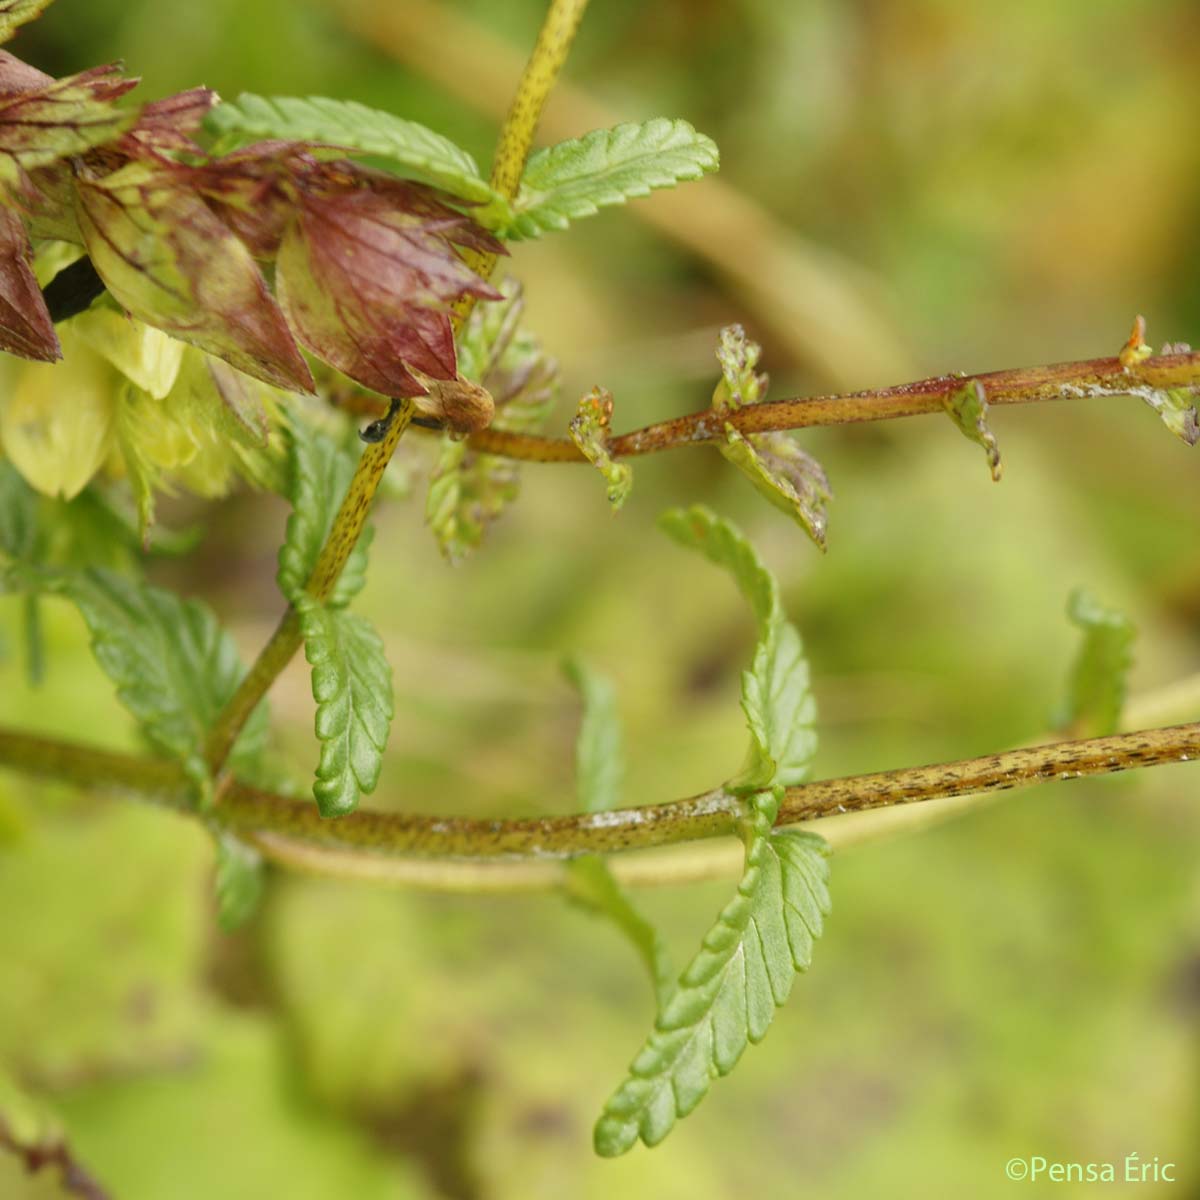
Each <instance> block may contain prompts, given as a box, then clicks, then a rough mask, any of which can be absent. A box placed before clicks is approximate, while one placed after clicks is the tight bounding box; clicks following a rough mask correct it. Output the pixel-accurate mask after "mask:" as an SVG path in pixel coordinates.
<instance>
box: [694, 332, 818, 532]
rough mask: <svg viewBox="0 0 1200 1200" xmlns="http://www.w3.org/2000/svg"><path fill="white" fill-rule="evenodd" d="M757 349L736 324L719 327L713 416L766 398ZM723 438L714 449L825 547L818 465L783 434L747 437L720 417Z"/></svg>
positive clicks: (759, 348)
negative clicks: (717, 376)
mask: <svg viewBox="0 0 1200 1200" xmlns="http://www.w3.org/2000/svg"><path fill="white" fill-rule="evenodd" d="M761 354H762V348H761V347H760V346H759V345H758V343H757V342H752V341H751V340H750V339H749V338H748V337H747V336H746V331H745V330H744V329H743V328H742V327H741V326H740V325H728V326H726V327H725V328H724V329H722V330H721V336H720V338H719V339H718V342H717V362H718V363H719V364H720V366H721V379H720V381H719V382H718V383H717V386H716V389H715V390H714V392H713V399H712V407H713V411H714V412H715V413H717V414H719V415H722V416H723V415H725V414H726V413H733V412H737V411H738V409H740V408H745V407H748V406H749V405H752V404H759V403H761V402H762V401H763V400H765V399H766V395H767V386H768V382H769V381H768V379H767V376H766V375H765V374H760V373H759V371H758V369H757V368H758V360H759V357H760V355H761ZM724 432H725V441H724V442H718V443H717V448H718V449H719V450H720V451H721V454H722V456H723V457H724V458H726V459H727V460H728V461H729V462H731V463H733V465H734V466H735V467H737V468H738V470H739V471H741V472H742V473H743V474H744V475H745V476H746V477H747V479H749V480H750V482H751V483H752V484H753V485H754V487H755V488H756V489H757V491H758V492H759V493H761V494H762V495H763V496H765V497H766V499H767V500H769V501H770V502H771V504H773V505H774V506H775V507H776V508H778V509H779V510H780V511H781V512H785V513H787V515H788V516H789V517H791V518H792V520H794V521H795V522H796V523H797V524H798V525H799V526H800V527H801V529H803V530H804V532H805V533H807V534H808V536H809V537H810V538H812V540H813V541H814V542H815V543H816V545H817V548H818V549H820V550H822V551H824V549H825V528H826V524H827V517H826V513H825V509H826V505H827V504H828V502H829V500H830V499H832V496H833V493H832V491H831V490H830V487H829V479H828V477H827V476H826V474H825V471H824V468H823V467H822V466H821V464H820V463H819V462H817V460H816V459H815V458H813V456H812V455H811V454H809V453H807V451H805V450H802V449H801V448H800V444H799V443H798V442H797V441H796V439H795V438H794V437H792V436H791V435H790V434H787V433H755V434H751V435H749V436H748V437H747V436H744V435H743V434H741V433H739V432H738V430H737V428H736V427H735V426H734V425H732V424H730V423H729V422H725V425H724Z"/></svg>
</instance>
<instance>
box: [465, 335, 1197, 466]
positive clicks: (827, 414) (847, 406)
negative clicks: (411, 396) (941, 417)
mask: <svg viewBox="0 0 1200 1200" xmlns="http://www.w3.org/2000/svg"><path fill="white" fill-rule="evenodd" d="M973 380H978V382H979V383H980V384H982V386H983V388H984V393H985V395H986V396H987V401H988V403H989V404H1035V403H1038V402H1039V401H1047V400H1078V399H1085V398H1093V397H1100V396H1130V395H1132V396H1139V397H1144V396H1146V395H1147V394H1149V393H1150V392H1154V391H1162V390H1167V389H1171V390H1179V391H1186V392H1188V393H1189V394H1191V395H1200V352H1197V353H1183V354H1159V355H1155V356H1154V357H1152V358H1148V359H1146V360H1145V361H1143V362H1141V363H1134V364H1131V365H1129V366H1122V364H1121V361H1120V359H1118V358H1092V359H1085V360H1083V361H1081V362H1068V363H1056V364H1054V365H1053V366H1048V367H1016V368H1013V369H1010V370H1006V371H990V372H988V373H986V374H982V375H937V376H934V377H933V378H932V379H922V380H919V381H918V382H916V383H902V384H897V385H896V386H894V387H887V388H873V389H869V390H867V391H862V392H849V393H847V394H845V395H841V396H797V397H793V398H791V399H788V400H768V401H764V402H763V403H761V404H754V405H750V406H748V407H746V408H740V409H738V410H737V411H736V412H732V413H727V414H721V415H720V416H718V415H716V414H714V413H713V411H712V410H711V409H705V410H703V411H702V412H694V413H689V414H687V416H683V417H675V418H673V419H672V420H669V421H660V422H658V423H657V424H655V425H647V426H646V427H645V428H643V429H637V430H634V431H633V432H632V433H624V434H620V435H619V436H617V437H613V438H610V439H609V440H608V450H609V453H610V454H612V455H613V457H615V458H628V457H632V456H634V455H638V454H653V453H656V452H657V451H660V450H673V449H675V448H676V447H679V446H694V445H696V444H697V443H701V442H713V441H721V440H723V439H724V437H725V425H726V423H728V424H730V425H732V426H733V427H734V428H735V429H737V430H738V432H740V433H743V434H752V433H771V432H777V431H782V430H788V429H807V428H809V427H811V426H815V425H849V424H853V423H856V422H859V421H890V420H893V419H895V418H896V417H913V416H917V415H919V414H922V413H940V412H943V411H944V402H945V399H946V397H947V396H950V395H952V394H953V393H955V392H957V391H959V390H961V388H962V387H963V385H964V384H966V383H968V382H971V381H973ZM469 444H470V446H471V448H472V449H474V450H478V451H481V452H483V453H486V454H497V455H502V456H504V457H506V458H517V459H524V460H527V461H530V462H586V461H587V460H586V458H585V457H584V455H583V453H582V451H581V450H580V449H579V447H578V446H576V445H575V443H574V442H573V441H571V439H570V438H552V437H538V436H537V435H535V434H526V433H511V432H508V431H506V430H502V429H485V430H483V432H481V433H477V434H473V435H472V436H471V438H470V439H469Z"/></svg>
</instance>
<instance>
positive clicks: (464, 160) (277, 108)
mask: <svg viewBox="0 0 1200 1200" xmlns="http://www.w3.org/2000/svg"><path fill="white" fill-rule="evenodd" d="M205 125H206V126H207V128H208V129H209V131H210V132H212V133H214V134H216V135H218V136H219V137H220V138H221V139H222V144H223V145H227V146H228V147H229V148H232V147H233V146H237V145H243V144H246V143H249V142H255V141H258V140H259V139H261V138H287V139H289V140H292V141H302V142H320V143H324V144H326V145H330V146H336V147H339V148H341V149H343V150H348V151H351V152H357V153H359V154H369V155H372V156H374V157H377V158H383V159H387V160H388V161H389V162H390V163H392V164H394V165H395V166H396V167H398V168H399V170H400V173H401V174H403V175H406V176H408V177H411V178H413V179H418V180H421V181H422V182H424V183H431V184H433V185H434V186H435V187H438V188H441V189H442V190H443V191H445V192H449V193H450V194H451V195H453V196H459V197H461V198H462V199H463V200H469V201H471V202H472V203H479V204H488V205H489V206H497V211H498V212H499V213H500V215H503V213H504V210H506V208H507V203H506V201H505V200H504V198H503V197H502V196H501V195H500V194H499V193H498V192H495V191H494V190H493V189H492V188H491V186H490V185H489V184H488V183H487V181H486V180H484V179H483V178H482V177H481V176H480V174H479V168H478V167H477V166H476V165H475V160H474V159H473V158H472V157H471V156H470V155H469V154H468V153H467V152H466V151H465V150H463V149H462V148H461V147H459V146H456V145H455V144H454V143H453V142H452V141H450V140H449V139H448V138H444V137H442V135H441V134H440V133H434V131H433V130H432V129H427V128H426V127H425V126H424V125H420V124H418V123H417V122H416V121H406V120H404V119H403V118H402V117H397V116H393V115H392V114H391V113H387V112H381V111H380V110H379V109H375V108H368V107H367V106H366V105H365V104H358V103H356V102H355V101H353V100H332V99H329V98H328V97H325V96H310V97H308V98H307V99H301V98H299V97H296V96H273V97H266V96H255V95H252V94H251V93H249V92H243V93H242V94H241V95H240V96H239V97H238V98H237V100H236V101H235V102H233V103H227V104H219V105H217V107H216V108H214V109H213V110H212V111H211V112H210V113H209V114H208V116H207V117H206V118H205Z"/></svg>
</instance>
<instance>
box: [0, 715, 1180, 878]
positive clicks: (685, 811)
mask: <svg viewBox="0 0 1200 1200" xmlns="http://www.w3.org/2000/svg"><path fill="white" fill-rule="evenodd" d="M1197 757H1200V722H1191V723H1188V724H1184V725H1172V726H1168V727H1165V728H1162V729H1146V730H1138V731H1135V732H1131V733H1120V734H1113V735H1111V736H1108V737H1100V738H1086V739H1082V740H1078V741H1070V742H1056V743H1050V744H1048V745H1040V746H1030V747H1025V748H1023V749H1019V750H1009V751H1004V752H1003V753H1000V754H991V755H985V756H984V757H982V758H971V759H963V760H961V761H958V762H949V763H939V764H935V765H931V766H922V767H907V768H902V769H900V770H895V771H881V772H877V773H874V774H870V775H856V776H851V777H848V778H843V779H826V780H821V781H819V782H816V783H807V784H803V785H801V786H799V787H792V788H788V789H787V791H786V792H785V793H784V797H783V802H782V803H781V805H780V809H779V816H778V819H777V824H779V825H791V824H795V823H796V822H799V821H811V820H823V819H826V818H829V817H835V816H838V815H840V814H842V813H861V812H867V811H871V810H874V809H881V808H889V807H893V806H895V805H901V804H915V803H923V802H925V801H930V800H940V799H945V798H948V797H953V796H964V795H975V794H983V793H987V792H996V791H1003V790H1007V789H1011V788H1017V787H1025V786H1028V785H1030V784H1034V783H1039V782H1042V781H1044V780H1050V779H1076V778H1081V777H1083V776H1088V775H1102V774H1110V773H1113V772H1117V771H1127V770H1134V769H1140V768H1143V767H1151V766H1158V765H1161V764H1164V763H1177V762H1188V761H1191V760H1192V759H1194V758H1197ZM0 765H3V766H7V767H10V768H14V769H16V770H20V771H23V772H25V773H27V774H32V775H39V776H42V777H44V778H51V779H62V780H66V781H69V782H72V783H75V784H78V785H79V786H81V787H86V788H89V789H91V790H96V791H102V792H120V793H129V794H133V795H136V796H140V797H143V798H145V799H149V800H152V801H154V802H156V803H160V804H164V805H166V806H167V807H170V808H175V809H179V810H184V811H186V810H189V809H190V808H191V807H192V801H191V797H190V789H189V782H188V780H187V779H186V778H185V776H184V775H183V772H182V770H181V768H179V767H178V766H177V765H176V764H174V763H170V762H166V761H163V760H159V759H150V758H144V757H138V756H135V755H126V754H117V753H114V752H111V751H105V750H96V749H92V748H90V747H87V746H81V745H77V744H73V743H68V742H61V741H57V740H54V739H48V738H42V737H36V736H34V735H30V734H23V733H17V732H11V731H7V730H0ZM739 813H740V806H739V802H738V801H736V800H735V799H734V798H733V797H730V796H729V795H727V794H726V793H725V792H724V791H723V790H722V789H720V788H717V789H714V790H713V791H711V792H707V793H705V794H704V795H701V796H693V797H689V798H688V799H685V800H676V801H673V802H671V803H668V804H656V805H647V806H645V807H642V808H631V809H618V810H615V811H613V812H605V813H578V814H573V815H570V816H561V817H540V818H529V819H520V820H500V821H497V820H479V819H473V818H467V817H453V816H437V817H433V816H421V815H417V814H410V813H390V812H367V811H361V810H360V811H359V812H356V813H352V814H350V815H349V816H346V817H343V818H341V819H340V820H338V821H336V822H328V821H324V820H322V818H321V816H320V815H319V813H318V812H317V810H316V808H315V807H314V806H313V805H312V804H311V803H308V802H303V801H296V800H290V799H287V798H286V797H283V796H278V795H275V794H273V793H270V792H265V791H262V790H260V789H257V788H252V787H248V786H246V785H245V784H242V783H240V782H238V781H237V780H228V781H226V783H225V786H224V787H223V788H221V789H220V791H219V795H218V797H217V799H216V801H215V804H214V806H213V809H212V810H211V812H210V814H209V816H210V817H211V818H213V819H216V820H218V821H220V822H221V823H222V824H223V825H224V826H226V827H227V828H229V829H232V830H234V831H236V832H238V833H240V834H242V835H243V836H245V837H247V838H248V839H249V840H251V841H254V842H255V843H256V844H257V845H259V846H260V848H261V849H262V850H263V852H264V853H265V854H267V855H268V856H269V857H271V858H272V859H274V860H276V861H279V862H281V863H284V864H287V865H291V866H298V867H303V868H304V869H307V870H324V871H325V872H326V873H331V874H337V875H345V876H353V877H364V878H392V879H394V880H396V881H408V882H417V883H422V884H424V885H425V886H445V887H458V888H459V889H464V888H465V889H466V890H476V889H479V890H482V889H483V885H484V884H488V885H489V890H492V889H496V888H501V889H502V888H503V887H504V886H508V887H509V888H510V889H511V888H512V887H514V886H520V887H526V888H528V887H533V886H538V887H546V886H556V885H557V882H558V881H560V880H561V876H560V875H559V874H557V873H556V872H554V871H552V870H549V869H548V868H549V867H552V866H554V864H555V863H559V864H561V862H562V860H565V859H569V858H572V857H575V856H578V855H581V854H607V853H614V852H618V851H627V850H642V849H647V848H650V847H663V846H673V845H676V844H678V843H683V842H695V841H701V840H704V839H708V838H716V837H721V836H725V835H729V834H732V833H733V832H734V831H735V829H736V826H737V821H738V817H739ZM360 860H361V861H360ZM614 861H616V862H618V863H619V862H620V861H621V860H620V859H618V860H614ZM385 863H391V864H393V865H392V866H390V867H389V866H385V865H384V864H385ZM464 864H465V866H467V867H470V868H471V870H470V871H467V872H466V875H465V878H466V882H464V881H463V880H464V875H463V871H462V868H463V867H464ZM504 869H511V870H513V871H514V872H515V874H514V875H513V876H512V877H511V878H507V879H506V878H505V877H504V876H503V875H502V874H500V872H501V871H502V870H504ZM618 874H619V875H621V874H625V875H626V876H627V877H628V872H626V871H624V870H622V871H619V872H618ZM636 881H639V882H646V881H647V879H646V877H645V875H644V874H643V875H642V876H641V877H640V878H638V879H637V880H636Z"/></svg>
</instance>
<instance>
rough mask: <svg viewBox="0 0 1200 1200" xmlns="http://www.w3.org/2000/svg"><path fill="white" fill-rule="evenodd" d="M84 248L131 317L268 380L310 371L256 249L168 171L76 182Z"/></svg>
mask: <svg viewBox="0 0 1200 1200" xmlns="http://www.w3.org/2000/svg"><path fill="white" fill-rule="evenodd" d="M78 194H79V203H78V216H79V225H80V229H81V230H82V233H83V239H84V244H85V245H86V246H87V250H88V254H89V255H90V256H91V259H92V262H93V264H94V266H95V268H96V271H97V272H98V274H99V275H100V277H101V278H102V279H103V280H104V282H105V284H106V285H107V286H108V290H109V291H110V292H111V293H112V295H113V296H114V298H115V299H116V300H117V302H118V303H119V304H121V305H122V307H124V308H125V309H126V310H127V311H128V312H129V313H130V314H131V315H132V316H135V317H137V318H138V319H139V320H141V321H144V322H145V323H146V324H148V325H153V326H155V327H156V328H158V329H161V330H163V331H165V332H166V333H169V334H172V335H173V336H174V337H177V338H180V339H181V340H183V341H185V342H191V343H192V344H193V345H194V346H198V347H199V348H200V349H202V350H206V351H207V352H208V353H210V354H215V355H216V356H217V357H218V358H223V359H225V361H226V362H228V363H230V364H231V365H233V366H235V367H237V368H239V369H240V370H243V371H245V372H246V373H247V374H249V375H253V376H255V377H256V378H258V379H262V380H264V381H265V382H266V383H270V384H273V385H275V386H276V387H280V388H285V389H287V390H292V391H311V390H312V386H313V383H312V376H311V375H310V373H309V370H308V367H307V365H306V364H305V362H304V359H303V358H302V357H301V355H300V351H299V350H298V349H297V348H296V343H295V342H294V341H293V339H292V335H291V333H290V332H289V331H288V328H287V326H286V324H285V323H284V320H283V317H282V315H281V314H280V312H279V309H278V308H277V307H276V305H275V301H274V300H273V299H272V298H271V294H270V292H269V291H268V290H267V285H266V282H265V281H264V280H263V277H262V275H261V273H260V272H259V269H258V267H257V266H256V265H255V263H254V260H253V259H252V258H251V256H250V252H249V251H248V250H247V249H246V248H245V246H243V245H242V243H241V242H240V241H239V240H238V239H237V238H236V237H235V236H234V235H233V234H232V233H231V232H230V231H229V230H228V229H227V228H226V227H225V225H224V224H222V222H221V220H220V219H219V218H218V217H217V216H216V214H215V213H213V211H212V210H211V209H210V208H209V207H208V206H207V205H206V204H205V203H204V201H203V200H202V199H201V198H200V196H199V195H198V194H197V193H196V192H194V191H193V190H192V189H191V188H190V187H188V186H187V185H186V183H184V182H183V181H182V180H181V179H180V178H177V177H176V175H175V174H174V173H173V172H172V171H171V170H170V169H168V168H163V167H159V166H153V165H149V164H147V163H141V162H134V163H129V164H128V165H126V166H125V167H122V168H121V169H120V170H118V171H115V172H113V173H112V174H111V175H107V176H104V177H103V178H88V177H84V176H81V177H80V179H79V180H78Z"/></svg>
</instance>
